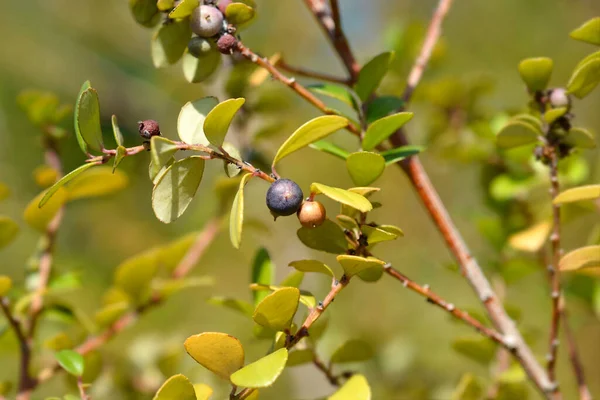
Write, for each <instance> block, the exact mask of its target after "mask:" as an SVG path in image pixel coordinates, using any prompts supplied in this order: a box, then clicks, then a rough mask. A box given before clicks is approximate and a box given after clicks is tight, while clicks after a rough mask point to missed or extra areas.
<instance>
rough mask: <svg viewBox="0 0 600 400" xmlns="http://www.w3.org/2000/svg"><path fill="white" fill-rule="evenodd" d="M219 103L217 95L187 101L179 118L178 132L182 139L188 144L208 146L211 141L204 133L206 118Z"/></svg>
mask: <svg viewBox="0 0 600 400" xmlns="http://www.w3.org/2000/svg"><path fill="white" fill-rule="evenodd" d="M217 104H219V100H217V98H216V97H204V98H202V99H200V100H196V101H194V102H188V103H186V104H185V105H184V106H183V107H182V108H181V111H180V112H179V117H178V118H177V133H178V134H179V137H180V138H181V140H183V141H184V142H185V143H187V144H202V145H205V146H208V145H209V144H210V143H209V142H208V139H206V136H205V134H204V120H205V119H206V116H207V115H208V113H209V112H210V110H212V109H213V108H214V107H215V106H216V105H217Z"/></svg>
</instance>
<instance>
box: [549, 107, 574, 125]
mask: <svg viewBox="0 0 600 400" xmlns="http://www.w3.org/2000/svg"><path fill="white" fill-rule="evenodd" d="M567 111H568V110H567V107H558V108H553V109H550V110H548V111H546V112H545V113H544V121H546V122H547V123H548V124H551V123H553V122H554V121H556V120H557V119H559V118H560V117H562V116H563V115H565V114H566V113H567Z"/></svg>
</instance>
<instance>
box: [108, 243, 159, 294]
mask: <svg viewBox="0 0 600 400" xmlns="http://www.w3.org/2000/svg"><path fill="white" fill-rule="evenodd" d="M157 271H158V257H157V252H156V251H154V250H149V251H146V252H144V253H141V254H136V255H135V256H132V257H130V258H128V259H127V260H125V261H123V262H122V263H121V264H119V266H118V267H117V268H116V270H115V274H114V275H115V276H114V282H115V285H116V286H117V287H118V288H120V289H122V290H123V291H124V292H125V293H127V294H128V295H129V296H131V297H132V298H134V299H138V300H139V299H140V298H142V296H143V295H145V294H147V293H148V292H149V290H150V282H152V279H153V278H154V276H155V275H156V273H157Z"/></svg>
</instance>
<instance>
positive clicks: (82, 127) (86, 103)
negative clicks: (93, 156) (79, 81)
mask: <svg viewBox="0 0 600 400" xmlns="http://www.w3.org/2000/svg"><path fill="white" fill-rule="evenodd" d="M86 84H88V85H89V82H86V83H84V86H86ZM75 118H76V120H75V121H76V122H75V123H76V126H77V128H76V131H77V130H78V131H79V135H81V138H82V139H83V141H84V142H85V143H86V144H87V146H88V147H89V148H90V149H92V150H94V151H97V152H102V149H103V148H104V143H103V140H102V128H101V126H100V103H99V101H98V92H96V89H94V88H91V87H89V88H87V89H85V90H84V91H83V92H82V93H81V95H80V96H79V99H78V101H77V108H76V111H75ZM82 150H83V149H82Z"/></svg>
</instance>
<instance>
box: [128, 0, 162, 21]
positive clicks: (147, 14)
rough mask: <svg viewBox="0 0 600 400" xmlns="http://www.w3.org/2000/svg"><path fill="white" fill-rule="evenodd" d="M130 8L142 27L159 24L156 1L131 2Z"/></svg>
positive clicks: (139, 0)
mask: <svg viewBox="0 0 600 400" xmlns="http://www.w3.org/2000/svg"><path fill="white" fill-rule="evenodd" d="M129 8H130V9H131V13H132V14H133V17H134V19H135V20H136V22H137V23H138V24H140V25H143V26H145V27H152V26H154V25H155V24H156V23H157V22H158V16H159V13H158V7H157V6H156V0H129Z"/></svg>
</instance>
